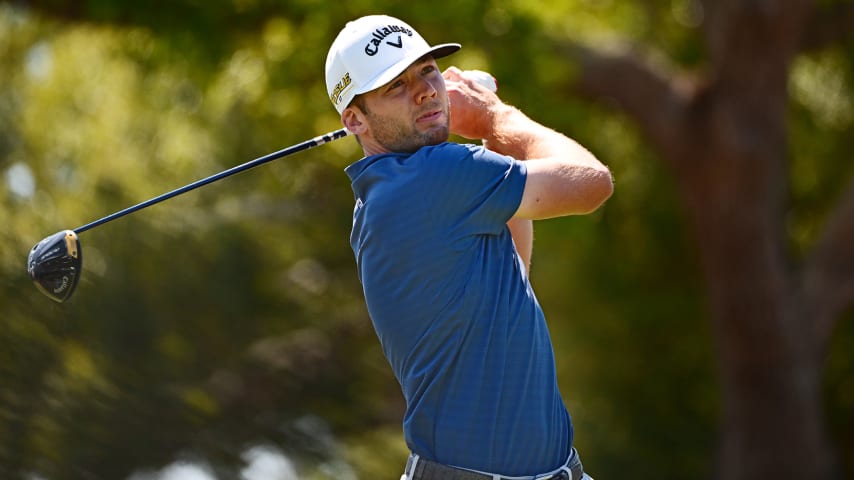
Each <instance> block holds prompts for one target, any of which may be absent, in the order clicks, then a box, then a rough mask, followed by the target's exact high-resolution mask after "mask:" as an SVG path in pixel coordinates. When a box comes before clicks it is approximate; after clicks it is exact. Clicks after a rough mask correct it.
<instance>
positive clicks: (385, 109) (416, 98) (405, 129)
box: [351, 57, 450, 153]
mask: <svg viewBox="0 0 854 480" xmlns="http://www.w3.org/2000/svg"><path fill="white" fill-rule="evenodd" d="M356 105H357V106H360V107H361V108H360V110H362V113H363V115H364V118H365V122H366V124H367V131H366V132H365V133H362V134H361V135H360V140H361V142H362V145H363V147H365V148H366V152H368V151H370V153H382V152H406V153H411V152H415V151H416V150H418V149H419V148H421V147H423V146H425V145H436V144H439V143H442V142H444V141H446V140H447V139H448V134H449V123H450V116H449V108H448V93H447V91H446V90H445V80H444V78H442V72H440V71H439V67H438V66H437V64H436V61H435V60H434V59H433V58H432V57H425V58H422V59H420V60H418V61H416V62H415V63H413V64H412V65H410V66H409V68H407V69H406V71H404V72H403V73H401V74H400V75H398V76H397V77H395V78H394V79H393V80H392V81H390V82H389V83H387V84H385V85H383V86H382V87H380V88H378V89H376V90H372V91H370V92H368V93H366V94H364V95H362V98H361V99H360V100H359V101H358V102H356ZM351 108H352V106H351ZM377 149H378V150H379V151H374V150H377Z"/></svg>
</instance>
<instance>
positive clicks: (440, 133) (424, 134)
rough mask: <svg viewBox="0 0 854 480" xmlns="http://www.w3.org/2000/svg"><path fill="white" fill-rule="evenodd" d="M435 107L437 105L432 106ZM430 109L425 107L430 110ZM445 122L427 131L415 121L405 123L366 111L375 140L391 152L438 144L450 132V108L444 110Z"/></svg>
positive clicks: (415, 149) (413, 149) (446, 137)
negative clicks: (419, 129)
mask: <svg viewBox="0 0 854 480" xmlns="http://www.w3.org/2000/svg"><path fill="white" fill-rule="evenodd" d="M431 108H435V106H433V107H431ZM428 110H429V109H425V111H428ZM442 111H443V113H444V116H445V122H444V124H443V125H434V126H432V127H430V128H429V129H428V130H426V131H418V130H417V129H416V126H415V124H414V122H413V123H404V122H402V121H399V120H396V119H390V118H389V117H385V116H382V115H375V114H374V113H372V112H365V114H366V115H367V117H368V119H369V120H370V123H371V131H372V133H373V134H374V140H376V141H377V143H379V144H380V145H382V146H383V147H384V148H385V149H386V150H388V151H390V152H400V153H413V152H415V151H417V150H418V149H419V148H421V147H424V146H427V145H438V144H440V143H442V142H445V141H447V140H448V136H449V134H450V127H449V117H448V110H447V108H444V109H443V110H442Z"/></svg>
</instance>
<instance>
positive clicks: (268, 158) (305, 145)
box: [74, 128, 350, 234]
mask: <svg viewBox="0 0 854 480" xmlns="http://www.w3.org/2000/svg"><path fill="white" fill-rule="evenodd" d="M349 133H350V132H348V131H347V130H346V129H344V128H342V129H340V130H335V131H333V132H329V133H327V134H325V135H320V136H318V137H314V138H312V139H311V140H306V141H304V142H302V143H298V144H296V145H292V146H290V147H287V148H284V149H282V150H279V151H278V152H273V153H270V154H267V155H264V156H263V157H258V158H256V159H255V160H251V161H249V162H246V163H244V164H241V165H238V166H236V167H232V168H229V169H228V170H225V171H223V172H220V173H217V174H214V175H211V176H209V177H206V178H203V179H201V180H197V181H195V182H193V183H191V184H189V185H185V186H183V187H181V188H176V189H175V190H172V191H171V192H166V193H164V194H162V195H159V196H157V197H154V198H152V199H150V200H146V201H144V202H142V203H138V204H136V205H134V206H132V207H128V208H126V209H124V210H120V211H118V212H116V213H113V214H111V215H107V216H106V217H104V218H101V219H98V220H95V221H94V222H91V223H87V224H86V225H83V226H82V227H77V228H75V229H74V233H77V234H80V233H83V232H85V231H86V230H89V229H91V228H95V227H97V226H98V225H103V224H105V223H107V222H111V221H113V220H115V219H117V218H121V217H124V216H125V215H128V214H131V213H133V212H136V211H137V210H142V209H143V208H146V207H150V206H152V205H155V204H157V203H160V202H162V201H164V200H168V199H170V198H172V197H177V196H178V195H181V194H183V193H187V192H189V191H191V190H195V189H197V188H199V187H202V186H205V185H207V184H209V183H213V182H216V181H217V180H222V179H223V178H226V177H230V176H232V175H234V174H236V173H240V172H243V171H246V170H249V169H250V168H255V167H257V166H259V165H263V164H265V163H268V162H272V161H273V160H277V159H279V158H282V157H286V156H288V155H292V154H294V153H297V152H301V151H303V150H308V149H309V148H314V147H317V146H319V145H323V144H324V143H328V142H331V141H333V140H338V139H339V138H344V137H346V136H347V135H349Z"/></svg>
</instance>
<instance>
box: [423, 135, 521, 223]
mask: <svg viewBox="0 0 854 480" xmlns="http://www.w3.org/2000/svg"><path fill="white" fill-rule="evenodd" d="M425 161H426V162H427V164H428V165H429V168H427V169H425V170H426V171H427V172H429V173H427V177H428V179H426V180H427V181H428V182H429V183H430V184H431V185H432V188H431V189H432V191H433V195H432V198H431V201H435V204H436V208H434V209H432V211H433V212H434V215H436V216H437V217H438V219H439V220H440V221H441V222H442V223H450V224H451V225H452V226H456V227H458V228H464V229H466V230H470V231H469V233H475V234H493V235H494V234H498V233H500V232H501V231H502V230H503V229H504V227H505V225H506V223H507V221H508V220H510V218H511V217H512V216H513V215H514V214H515V213H516V210H518V208H519V204H520V203H521V201H522V194H523V193H524V190H525V180H526V176H527V170H526V167H525V164H524V162H520V161H518V160H515V159H513V158H512V157H508V156H505V155H500V154H498V153H495V152H493V151H490V150H487V149H485V148H483V147H481V146H476V145H458V144H453V143H446V144H442V145H440V146H437V147H435V148H434V149H432V150H431V151H430V153H429V154H428V155H427V157H426V158H425Z"/></svg>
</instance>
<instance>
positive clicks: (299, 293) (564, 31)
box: [0, 0, 854, 480]
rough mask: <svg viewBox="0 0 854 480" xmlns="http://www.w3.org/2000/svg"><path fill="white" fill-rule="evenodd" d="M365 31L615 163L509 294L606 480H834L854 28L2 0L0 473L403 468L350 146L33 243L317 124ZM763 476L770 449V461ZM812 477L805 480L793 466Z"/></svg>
mask: <svg viewBox="0 0 854 480" xmlns="http://www.w3.org/2000/svg"><path fill="white" fill-rule="evenodd" d="M371 13H387V14H390V15H394V16H398V17H400V18H402V19H404V20H406V21H407V22H409V23H410V24H412V25H413V26H415V27H416V28H417V29H418V30H419V31H420V32H421V33H422V34H423V35H424V36H425V37H426V38H427V40H428V41H429V42H432V43H439V42H446V41H458V42H460V43H462V44H463V46H464V47H463V50H461V51H460V52H459V53H458V54H456V55H455V56H453V57H452V58H450V59H443V60H442V61H441V62H440V66H442V67H443V68H444V67H447V66H450V65H451V64H453V65H457V66H459V67H460V68H463V69H482V70H487V71H490V72H492V73H493V74H494V75H495V76H496V77H497V78H498V82H499V93H500V95H501V96H502V98H504V99H505V100H506V101H507V102H509V103H512V104H514V105H517V106H519V107H521V108H522V109H523V110H524V111H525V112H527V113H528V114H529V115H530V116H531V117H533V118H535V119H537V120H539V121H541V122H542V123H544V124H546V125H549V126H551V127H554V128H556V129H558V130H560V131H563V132H566V133H567V134H569V135H571V136H573V137H574V138H576V139H578V140H579V141H580V142H581V143H582V144H584V145H586V146H587V147H588V148H589V149H590V150H592V151H593V152H594V153H595V154H596V155H597V156H598V157H599V158H600V159H602V161H603V162H604V163H606V164H608V165H609V166H610V168H611V169H612V171H613V173H614V176H615V181H616V187H615V194H614V196H613V197H612V198H611V199H610V200H609V201H608V203H607V204H606V205H605V206H604V207H603V208H602V209H600V210H599V211H597V212H596V213H594V214H593V215H589V216H583V217H570V218H562V219H556V220H549V221H541V222H538V224H537V225H536V226H535V228H536V244H535V249H534V260H533V267H532V281H533V283H534V287H535V289H536V291H537V294H538V297H539V299H540V302H541V303H542V305H543V307H544V309H545V311H546V317H547V319H548V321H549V325H550V328H551V331H552V335H553V342H554V346H555V350H556V356H557V362H558V368H559V381H560V385H561V388H562V391H563V393H564V397H565V399H566V402H567V406H568V408H569V410H570V412H571V413H572V415H573V419H574V422H575V435H576V437H575V438H576V446H577V447H578V449H579V450H580V451H581V452H582V458H583V459H584V464H585V467H587V469H588V470H589V471H590V473H591V474H592V475H594V476H595V477H596V478H599V479H618V478H632V479H635V480H640V479H661V478H667V479H670V478H673V479H712V478H721V479H727V480H735V479H747V478H752V479H762V478H775V479H779V478H799V479H805V478H816V479H819V478H821V479H831V478H854V355H852V352H854V322H852V321H851V320H852V317H854V311H852V309H851V306H852V299H853V298H854V293H852V290H854V287H852V285H854V260H852V256H854V252H852V249H854V194H852V191H854V188H852V178H854V167H852V164H853V163H852V152H854V145H852V143H851V142H850V140H849V139H850V138H851V134H852V130H854V89H852V87H854V34H852V32H854V5H852V3H851V2H850V1H843V0H838V1H834V0H816V1H806V0H797V1H792V2H782V1H763V2H760V1H748V0H744V1H734V0H728V1H719V2H713V1H699V0H637V1H629V0H561V1H558V0H554V1H540V0H525V1H513V0H455V1H454V2H447V3H445V4H441V3H438V4H437V3H436V2H397V1H392V0H370V1H368V0H351V1H346V2H333V1H321V0H290V1H275V0H208V1H204V2H202V1H197V0H171V1H166V0H151V1H137V2H130V1H127V2H122V1H118V0H33V1H27V0H20V1H11V2H8V1H5V2H0V205H2V206H0V223H2V225H3V226H4V228H3V229H2V230H0V243H2V248H0V305H2V309H0V312H2V313H0V478H8V479H26V480H42V479H44V480H54V479H56V480H60V479H129V480H178V479H180V480H197V479H198V480H211V479H230V478H241V479H246V480H259V479H274V480H286V479H287V480H290V479H296V478H300V479H333V478H334V479H397V478H398V477H399V475H400V473H401V471H402V468H403V465H404V463H405V461H406V456H407V454H408V452H407V449H406V446H405V445H404V444H403V440H402V432H401V418H402V414H403V409H404V403H403V398H402V396H401V394H400V391H399V387H398V384H397V383H396V381H395V379H394V377H393V375H392V374H391V371H390V368H389V367H388V365H387V364H386V362H385V359H384V358H383V356H382V352H381V350H380V348H379V344H378V342H377V340H376V337H375V335H374V332H373V329H372V326H371V323H370V319H369V318H368V316H367V313H366V309H365V306H364V301H363V298H362V292H361V287H360V285H359V282H358V278H357V277H356V270H355V264H354V260H353V254H352V252H351V250H350V247H349V243H348V235H349V228H350V222H351V214H352V208H353V194H352V192H351V190H350V186H349V182H348V181H347V177H346V175H345V174H344V173H343V168H344V167H345V166H346V165H348V164H349V163H351V162H353V161H355V160H357V159H358V158H360V156H361V150H360V148H359V147H358V145H357V143H356V141H355V140H354V139H352V138H346V139H343V140H339V141H337V142H334V143H332V144H329V145H324V146H322V147H320V148H318V149H315V150H312V151H309V152H303V153H301V154H298V155H297V156H293V157H289V158H287V159H284V160H280V161H277V162H274V163H271V164H268V165H265V166H263V167H260V168H259V169H255V170H252V171H249V172H247V173H243V174H241V175H238V176H236V177H232V178H229V179H227V180H223V181H221V182H218V183H215V184H213V185H210V186H206V187H205V188H203V189H200V190H197V191H194V192H192V193H189V194H187V195H184V196H181V197H178V198H175V199H172V200H170V201H168V202H166V203H163V204H160V205H157V206H155V207H152V208H150V209H146V210H144V211H142V212H139V213H136V214H134V215H132V216H129V217H125V218H123V219H121V220H117V221H115V222H112V223H109V224H106V225H104V226H101V227H98V228H97V229H94V230H92V231H89V232H86V233H85V234H82V235H81V243H82V246H83V248H82V250H83V258H84V262H83V263H84V273H83V277H82V281H81V283H80V285H79V286H78V289H77V291H76V293H75V295H74V297H73V298H72V299H70V300H69V301H68V302H66V303H64V304H56V303H53V302H51V301H50V300H49V299H47V298H46V297H44V296H42V295H41V294H40V293H39V292H38V291H37V290H36V289H35V287H34V286H33V285H32V283H31V282H30V281H29V278H28V277H27V274H26V271H25V261H26V256H27V253H28V251H29V249H30V248H31V247H32V246H33V245H34V244H35V243H36V242H38V241H39V240H40V239H42V238H44V237H46V236H47V235H49V234H52V233H54V232H57V231H60V230H64V229H73V228H76V227H78V226H81V225H83V224H85V223H88V222H89V221H92V220H95V219H97V218H100V217H102V216H104V215H107V214H109V213H112V212H114V211H117V210H120V209H122V208H124V207H127V206H129V205H132V204H136V203H138V202H140V201H142V200H145V199H148V198H151V197H153V196H155V195H158V194H160V193H163V192H166V191H168V190H172V189H173V188H176V187H180V186H182V185H185V184H187V183H190V182H191V181H194V180H196V179H199V178H202V177H205V176H208V175H210V174H212V173H215V172H218V171H220V170H224V169H226V168H229V167H231V166H234V165H237V164H240V163H243V162H245V161H248V160H251V159H253V158H256V157H259V156H261V155H263V154H266V153H269V152H272V151H275V150H278V149H280V148H283V147H285V146H288V145H292V144H294V143H297V142H300V141H302V140H305V139H309V138H312V137H314V136H316V135H319V134H321V133H326V132H328V131H330V130H334V129H337V128H339V127H340V123H339V119H338V117H337V115H336V113H335V110H334V109H333V108H332V106H331V104H330V103H329V101H328V99H327V95H326V91H325V86H324V80H323V64H324V61H325V57H326V51H327V49H328V46H329V44H330V43H331V41H332V40H333V38H334V37H335V35H336V34H337V32H338V30H339V29H340V28H341V27H342V26H343V25H344V23H345V22H346V21H347V20H350V19H353V18H356V17H358V16H361V15H364V14H371ZM774 459H777V460H774ZM804 465H806V466H804Z"/></svg>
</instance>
